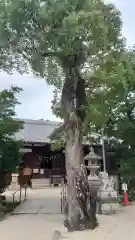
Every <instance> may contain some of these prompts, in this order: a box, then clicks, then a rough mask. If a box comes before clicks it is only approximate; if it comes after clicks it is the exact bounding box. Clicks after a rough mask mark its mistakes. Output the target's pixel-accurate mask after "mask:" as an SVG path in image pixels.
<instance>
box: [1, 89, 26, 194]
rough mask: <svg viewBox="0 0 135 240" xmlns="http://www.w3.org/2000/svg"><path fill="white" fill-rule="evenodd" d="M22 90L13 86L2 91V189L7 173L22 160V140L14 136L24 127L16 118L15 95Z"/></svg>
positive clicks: (13, 169)
mask: <svg viewBox="0 0 135 240" xmlns="http://www.w3.org/2000/svg"><path fill="white" fill-rule="evenodd" d="M20 90H21V89H19V88H17V87H11V89H10V90H3V91H1V92H0V189H4V188H5V185H6V183H5V181H4V176H5V174H6V173H9V172H10V173H11V172H12V171H15V169H16V166H17V164H18V163H19V160H20V153H19V149H20V146H21V142H19V141H16V140H15V138H14V134H15V133H16V132H18V131H19V130H20V129H21V128H22V127H23V123H22V122H20V121H18V120H15V118H14V117H15V116H16V113H15V106H16V104H17V103H18V101H17V99H16V96H15V95H16V93H19V91H20Z"/></svg>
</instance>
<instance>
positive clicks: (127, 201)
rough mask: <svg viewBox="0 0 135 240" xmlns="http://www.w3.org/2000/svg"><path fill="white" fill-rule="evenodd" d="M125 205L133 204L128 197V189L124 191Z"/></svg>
mask: <svg viewBox="0 0 135 240" xmlns="http://www.w3.org/2000/svg"><path fill="white" fill-rule="evenodd" d="M123 205H124V206H129V205H132V203H131V202H130V201H129V199H128V193H127V191H124V202H123Z"/></svg>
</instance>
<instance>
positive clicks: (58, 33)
mask: <svg viewBox="0 0 135 240" xmlns="http://www.w3.org/2000/svg"><path fill="white" fill-rule="evenodd" d="M121 27H122V24H121V18H120V12H119V10H118V9H117V8H116V7H115V6H114V5H112V4H104V2H103V1H102V0H84V1H82V0H74V1H71V0H69V1H67V0H56V1H50V0H46V1H39V0H24V1H21V0H14V1H12V0H9V1H1V2H0V37H1V38H0V39H1V40H0V56H1V61H0V66H1V68H3V69H4V70H6V71H12V70H13V69H17V70H18V71H20V72H23V71H25V72H26V71H28V70H29V69H32V70H33V71H34V73H35V74H36V75H39V76H41V77H44V78H46V80H47V81H48V82H49V83H51V84H53V85H54V86H55V87H56V89H55V91H54V100H53V112H54V113H55V114H56V115H57V116H60V117H61V118H63V110H65V109H63V110H62V109H61V93H62V89H63V86H64V83H65V77H67V75H70V71H69V69H70V68H71V67H73V68H74V65H75V66H76V67H78V72H79V73H80V74H81V75H82V78H83V79H84V80H85V85H86V86H87V85H88V87H89V89H90V91H91V88H92V87H93V84H95V81H93V80H92V79H90V77H89V73H91V72H92V73H93V71H94V70H95V69H98V68H99V67H100V65H101V63H102V62H103V60H104V58H105V56H106V55H108V54H109V55H110V54H111V53H113V54H115V55H117V53H118V52H119V51H121V50H122V49H123V47H124V42H123V39H122V35H121ZM69 85H70V83H69ZM90 91H88V97H90ZM68 94H69V95H70V94H71V91H70V92H68ZM79 97H80V99H81V95H79ZM102 105H103V104H102ZM93 106H94V103H93ZM103 106H104V105H103ZM96 107H97V106H96ZM90 108H91V106H89V101H88V105H87V104H86V105H85V106H83V105H82V104H81V109H84V110H85V109H87V110H88V111H87V112H89V111H90ZM66 110H67V109H66ZM89 120H90V119H89V118H86V119H85V128H86V132H87V127H88V128H89V127H90V121H89ZM100 120H101V116H100Z"/></svg>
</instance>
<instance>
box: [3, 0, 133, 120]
mask: <svg viewBox="0 0 135 240" xmlns="http://www.w3.org/2000/svg"><path fill="white" fill-rule="evenodd" d="M107 1H109V0H107ZM112 2H113V3H114V4H115V5H116V6H117V8H119V9H120V11H121V12H122V20H123V35H124V36H125V37H126V38H127V44H128V45H130V46H132V45H134V44H135V28H134V26H133V22H134V15H135V0H130V1H127V0H113V1H112ZM11 85H17V86H20V87H22V88H23V92H21V93H20V94H19V96H18V98H19V100H20V102H21V105H19V106H17V107H16V112H17V116H18V117H20V118H29V119H39V118H43V119H48V120H58V119H56V117H55V116H54V115H53V114H52V112H51V100H52V97H53V92H52V91H53V88H52V87H51V86H48V85H47V84H46V82H45V81H44V80H43V79H36V78H34V77H32V76H31V77H30V76H20V75H19V74H14V75H12V76H8V75H7V74H5V73H3V72H1V73H0V90H1V89H4V88H9V87H10V86H11Z"/></svg>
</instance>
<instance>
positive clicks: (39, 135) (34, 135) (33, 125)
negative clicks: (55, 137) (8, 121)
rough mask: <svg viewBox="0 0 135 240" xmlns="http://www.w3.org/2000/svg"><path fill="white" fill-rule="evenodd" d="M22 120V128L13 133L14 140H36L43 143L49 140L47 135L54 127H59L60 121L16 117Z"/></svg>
mask: <svg viewBox="0 0 135 240" xmlns="http://www.w3.org/2000/svg"><path fill="white" fill-rule="evenodd" d="M18 120H21V121H23V122H24V129H22V130H20V131H19V132H18V133H16V134H15V139H16V140H22V141H24V142H35V143H36V142H37V143H45V142H49V141H50V140H49V136H50V135H51V134H52V132H53V131H54V129H56V128H58V127H60V125H61V124H62V123H60V122H52V121H48V120H46V121H45V120H42V119H41V120H30V119H29V120H28V119H18Z"/></svg>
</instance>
